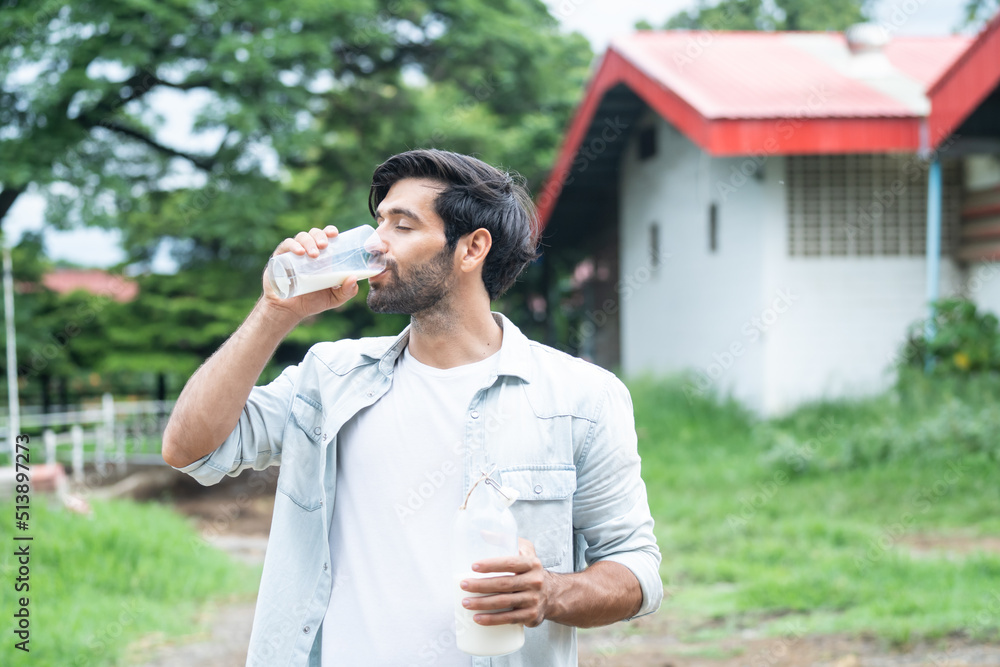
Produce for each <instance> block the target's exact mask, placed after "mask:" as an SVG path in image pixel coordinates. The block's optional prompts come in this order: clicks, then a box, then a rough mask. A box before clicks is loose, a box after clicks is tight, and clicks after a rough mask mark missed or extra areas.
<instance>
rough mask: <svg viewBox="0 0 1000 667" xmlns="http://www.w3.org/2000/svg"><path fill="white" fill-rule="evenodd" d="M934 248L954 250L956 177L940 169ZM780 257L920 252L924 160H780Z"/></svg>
mask: <svg viewBox="0 0 1000 667" xmlns="http://www.w3.org/2000/svg"><path fill="white" fill-rule="evenodd" d="M942 172H943V173H942V181H943V183H942V186H943V187H942V197H943V203H942V216H941V226H942V227H941V251H942V253H943V254H949V253H951V252H952V251H953V250H954V248H955V246H956V241H957V238H956V234H957V233H958V228H959V227H958V222H959V213H960V197H961V180H960V172H959V166H958V164H957V162H955V161H950V162H945V163H943V164H942ZM785 196H786V199H787V203H788V254H789V255H791V256H803V257H810V256H813V257H815V256H883V255H898V256H915V255H923V254H924V253H925V252H926V243H927V239H926V235H927V163H926V162H924V161H923V160H921V159H920V158H918V157H916V156H915V155H912V154H910V155H870V154H863V155H795V156H789V157H787V158H786V159H785Z"/></svg>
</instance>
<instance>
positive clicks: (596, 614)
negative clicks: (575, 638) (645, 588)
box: [545, 561, 642, 628]
mask: <svg viewBox="0 0 1000 667" xmlns="http://www.w3.org/2000/svg"><path fill="white" fill-rule="evenodd" d="M545 576H546V579H548V581H547V582H546V584H547V585H549V586H551V592H550V593H549V594H548V599H549V603H548V604H549V608H548V610H547V612H546V614H545V618H546V620H550V621H555V622H556V623H561V624H563V625H570V626H574V627H578V628H592V627H597V626H600V625H609V624H611V623H615V622H617V621H621V620H623V619H626V618H631V617H632V616H635V615H636V614H637V613H638V612H639V609H640V607H642V589H641V588H640V587H639V580H638V579H636V577H635V575H634V574H632V571H631V570H630V569H628V568H627V567H625V566H624V565H622V564H621V563H615V562H613V561H598V562H596V563H594V564H593V565H591V566H590V567H588V568H587V569H586V570H584V571H583V572H576V573H573V574H556V573H554V572H548V571H546V573H545Z"/></svg>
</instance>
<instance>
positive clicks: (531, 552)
mask: <svg viewBox="0 0 1000 667" xmlns="http://www.w3.org/2000/svg"><path fill="white" fill-rule="evenodd" d="M518 552H519V553H518V555H517V556H508V557H506V558H488V559H486V560H481V561H478V562H477V563H473V565H472V569H473V571H475V572H481V573H489V572H513V575H507V576H497V577H485V578H481V579H480V578H470V579H464V580H462V582H461V586H462V590H465V591H468V592H469V593H483V594H485V596H484V597H469V598H465V599H463V600H462V604H463V605H464V606H465V608H466V609H470V610H472V611H489V610H493V609H506V610H509V611H502V612H499V613H496V614H476V615H475V616H474V617H473V619H474V620H475V621H476V623H479V624H480V625H505V624H509V623H523V624H524V625H526V626H527V627H529V628H534V627H536V626H538V625H540V624H541V623H542V621H544V620H545V619H546V618H547V617H548V616H549V612H550V611H551V610H552V605H553V603H554V600H555V599H556V597H557V595H556V589H557V588H558V582H557V578H558V576H559V575H556V574H553V573H551V572H548V571H547V570H545V569H543V568H542V561H540V560H538V556H536V555H535V546H534V545H533V544H532V543H531V542H529V541H528V540H526V539H524V538H521V539H519V540H518Z"/></svg>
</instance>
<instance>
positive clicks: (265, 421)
mask: <svg viewBox="0 0 1000 667" xmlns="http://www.w3.org/2000/svg"><path fill="white" fill-rule="evenodd" d="M298 373H299V367H298V366H289V367H288V368H286V369H285V370H284V372H282V374H281V375H279V376H278V377H277V378H276V379H275V380H274V381H273V382H271V383H269V384H267V385H265V386H262V387H254V388H253V389H252V390H251V391H250V396H249V397H248V398H247V402H246V405H244V406H243V412H242V413H241V414H240V420H239V422H238V423H237V424H236V427H235V428H234V429H233V431H232V433H230V434H229V437H227V438H226V439H225V441H224V442H223V443H222V444H221V445H219V447H218V448H216V449H215V451H213V452H211V453H209V454H206V455H205V456H203V457H201V458H200V459H198V460H197V461H195V462H194V463H190V464H188V465H186V466H184V467H183V468H176V469H177V470H179V471H181V472H183V473H187V474H188V475H191V477H193V478H194V479H196V480H197V481H198V482H199V483H200V484H203V485H205V486H210V485H212V484H217V483H218V482H219V481H220V480H222V478H223V477H225V476H226V475H229V476H231V477H235V476H236V475H239V474H240V473H241V472H242V471H244V470H246V469H247V468H253V469H254V470H263V469H264V468H267V467H268V466H272V465H278V464H279V463H281V442H282V434H283V432H284V429H285V425H286V424H287V422H288V414H289V411H290V410H291V402H292V397H293V396H294V395H295V383H296V379H297V378H298Z"/></svg>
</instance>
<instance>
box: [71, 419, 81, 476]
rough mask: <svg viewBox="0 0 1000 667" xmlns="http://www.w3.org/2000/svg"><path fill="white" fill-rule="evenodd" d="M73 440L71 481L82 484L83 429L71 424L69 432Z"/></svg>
mask: <svg viewBox="0 0 1000 667" xmlns="http://www.w3.org/2000/svg"><path fill="white" fill-rule="evenodd" d="M69 434H70V438H72V440H73V481H74V482H76V483H77V484H79V483H81V482H83V427H82V426H80V425H79V424H73V426H72V427H71V428H70V430H69Z"/></svg>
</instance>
